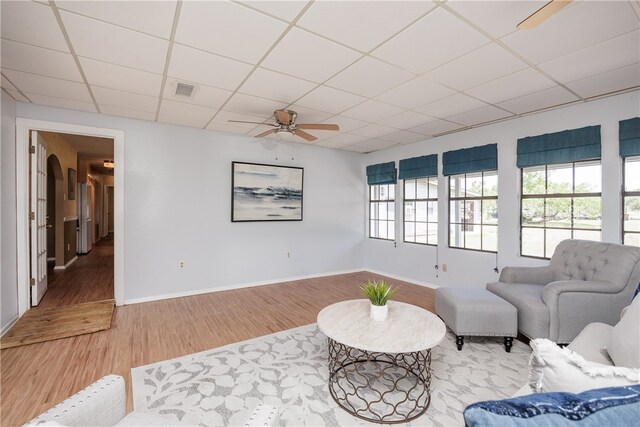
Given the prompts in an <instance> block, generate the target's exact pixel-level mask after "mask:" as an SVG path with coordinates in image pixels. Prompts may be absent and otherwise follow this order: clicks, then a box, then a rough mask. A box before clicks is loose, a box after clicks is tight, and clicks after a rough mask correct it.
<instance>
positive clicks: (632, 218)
mask: <svg viewBox="0 0 640 427" xmlns="http://www.w3.org/2000/svg"><path fill="white" fill-rule="evenodd" d="M623 168H624V175H623V179H624V187H623V191H622V206H623V215H622V243H624V244H625V245H632V246H640V156H635V157H626V158H625V159H624V164H623Z"/></svg>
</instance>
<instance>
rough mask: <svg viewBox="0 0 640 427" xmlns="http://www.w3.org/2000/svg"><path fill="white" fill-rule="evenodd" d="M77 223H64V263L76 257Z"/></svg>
mask: <svg viewBox="0 0 640 427" xmlns="http://www.w3.org/2000/svg"><path fill="white" fill-rule="evenodd" d="M77 227H78V221H76V220H73V221H65V223H64V263H65V264H67V263H68V262H69V261H71V260H72V259H73V257H75V256H76V252H77V251H76V246H77V241H76V234H77Z"/></svg>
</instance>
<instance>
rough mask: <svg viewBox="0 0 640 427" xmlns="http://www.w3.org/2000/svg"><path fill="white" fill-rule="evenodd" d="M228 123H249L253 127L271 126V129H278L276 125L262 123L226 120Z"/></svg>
mask: <svg viewBox="0 0 640 427" xmlns="http://www.w3.org/2000/svg"><path fill="white" fill-rule="evenodd" d="M227 121H228V122H232V123H251V124H254V125H265V126H273V127H278V125H274V124H273V123H262V122H248V121H246V120H227Z"/></svg>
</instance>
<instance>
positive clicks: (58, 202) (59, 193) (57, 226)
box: [47, 154, 64, 267]
mask: <svg viewBox="0 0 640 427" xmlns="http://www.w3.org/2000/svg"><path fill="white" fill-rule="evenodd" d="M63 200H64V178H63V175H62V166H61V165H60V160H58V157H56V155H55V154H52V155H50V156H49V157H48V158H47V257H48V258H49V260H51V261H53V262H54V265H55V266H56V267H63V266H64V210H63V203H62V202H63Z"/></svg>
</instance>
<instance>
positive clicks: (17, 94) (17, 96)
mask: <svg viewBox="0 0 640 427" xmlns="http://www.w3.org/2000/svg"><path fill="white" fill-rule="evenodd" d="M3 89H4V90H6V91H7V93H9V95H11V96H12V97H13V99H15V100H16V101H20V102H30V101H29V100H28V99H27V98H25V97H24V96H23V95H22V94H21V93H20V92H18V91H17V90H14V89H8V88H5V87H4V86H3Z"/></svg>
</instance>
